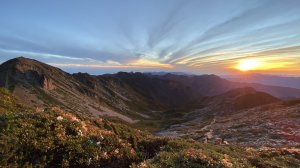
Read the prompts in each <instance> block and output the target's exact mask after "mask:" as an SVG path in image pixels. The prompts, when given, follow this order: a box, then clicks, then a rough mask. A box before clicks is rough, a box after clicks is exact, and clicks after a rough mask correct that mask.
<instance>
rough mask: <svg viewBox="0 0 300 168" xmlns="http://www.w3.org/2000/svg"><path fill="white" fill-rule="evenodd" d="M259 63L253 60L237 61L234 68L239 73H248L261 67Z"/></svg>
mask: <svg viewBox="0 0 300 168" xmlns="http://www.w3.org/2000/svg"><path fill="white" fill-rule="evenodd" d="M261 64H262V63H261V62H259V61H257V60H254V59H246V60H241V61H239V64H238V65H237V66H236V67H235V68H236V69H238V70H240V71H250V70H255V69H256V68H258V67H260V66H261Z"/></svg>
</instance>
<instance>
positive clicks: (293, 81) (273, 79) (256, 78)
mask: <svg viewBox="0 0 300 168" xmlns="http://www.w3.org/2000/svg"><path fill="white" fill-rule="evenodd" d="M225 78H226V79H228V80H230V81H235V82H245V83H261V84H265V85H272V86H283V87H291V88H297V89H300V77H289V76H275V75H264V74H243V75H233V76H226V77H225Z"/></svg>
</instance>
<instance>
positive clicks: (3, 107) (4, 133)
mask: <svg viewBox="0 0 300 168" xmlns="http://www.w3.org/2000/svg"><path fill="white" fill-rule="evenodd" d="M299 155H300V150H299V149H298V148H281V149H275V148H261V149H260V150H256V149H253V148H242V147H237V146H229V145H212V144H201V143H198V142H196V141H193V140H185V139H178V138H175V139H174V138H163V137H154V136H152V135H150V134H147V133H144V132H142V131H140V130H136V129H132V128H130V127H128V126H125V125H122V124H115V123H112V122H109V121H107V120H104V119H102V118H95V117H87V116H84V115H77V114H74V113H72V112H69V111H65V110H62V109H60V108H58V107H52V108H48V109H35V110H33V109H30V108H27V107H25V106H23V105H22V104H18V103H17V102H16V100H15V98H14V97H12V96H11V95H10V93H9V92H8V91H7V90H4V89H0V167H110V168H114V167H115V168H117V167H118V168H123V167H124V168H126V167H133V168H137V167H139V168H142V167H210V168H219V167H237V168H238V167H254V166H256V167H264V168H268V167H274V166H277V167H278V166H281V167H296V166H297V165H299V164H300V160H299Z"/></svg>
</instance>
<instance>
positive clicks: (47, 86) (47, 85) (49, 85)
mask: <svg viewBox="0 0 300 168" xmlns="http://www.w3.org/2000/svg"><path fill="white" fill-rule="evenodd" d="M42 81H43V82H42V87H43V88H44V89H45V90H48V91H50V90H53V89H55V85H54V84H53V82H52V80H51V79H50V78H48V77H46V76H43V77H42Z"/></svg>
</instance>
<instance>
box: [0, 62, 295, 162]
mask: <svg viewBox="0 0 300 168" xmlns="http://www.w3.org/2000/svg"><path fill="white" fill-rule="evenodd" d="M0 87H1V89H0V98H1V99H0V167H22V166H25V167H39V166H40V167H263V168H265V167H299V165H300V152H299V146H300V137H299V135H300V132H299V130H300V129H299V128H300V101H299V100H298V99H297V97H300V90H299V89H294V88H287V87H279V86H267V85H261V84H255V83H252V84H247V83H238V82H230V81H227V80H224V79H222V78H220V77H218V76H215V75H203V76H184V75H173V74H164V75H151V74H143V73H125V72H120V73H117V74H110V75H100V76H93V75H89V74H86V73H77V74H69V73H66V72H64V71H62V70H60V69H58V68H55V67H52V66H50V65H47V64H44V63H41V62H38V61H36V60H31V59H27V58H23V57H20V58H15V59H12V60H9V61H7V62H5V63H3V64H1V65H0ZM287 97H288V98H290V100H284V98H287ZM154 134H156V135H154ZM157 135H158V136H157Z"/></svg>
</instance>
